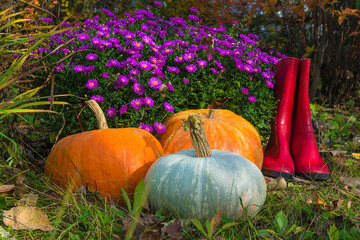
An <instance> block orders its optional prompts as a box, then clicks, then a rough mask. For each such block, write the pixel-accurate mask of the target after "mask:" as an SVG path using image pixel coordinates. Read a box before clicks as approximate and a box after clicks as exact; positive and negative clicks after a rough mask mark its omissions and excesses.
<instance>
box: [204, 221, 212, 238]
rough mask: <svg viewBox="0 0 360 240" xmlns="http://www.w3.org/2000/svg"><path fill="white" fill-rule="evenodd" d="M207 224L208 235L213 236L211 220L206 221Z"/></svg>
mask: <svg viewBox="0 0 360 240" xmlns="http://www.w3.org/2000/svg"><path fill="white" fill-rule="evenodd" d="M205 226H206V231H207V235H209V236H210V237H211V233H212V224H211V223H210V222H209V220H207V221H206V223H205Z"/></svg>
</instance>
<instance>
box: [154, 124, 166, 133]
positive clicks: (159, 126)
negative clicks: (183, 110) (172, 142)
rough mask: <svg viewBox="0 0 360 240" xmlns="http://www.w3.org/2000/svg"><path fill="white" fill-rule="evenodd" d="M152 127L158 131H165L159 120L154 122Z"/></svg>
mask: <svg viewBox="0 0 360 240" xmlns="http://www.w3.org/2000/svg"><path fill="white" fill-rule="evenodd" d="M154 128H155V130H156V131H157V132H158V133H163V132H165V131H166V127H165V126H164V125H163V124H162V123H159V122H156V123H154Z"/></svg>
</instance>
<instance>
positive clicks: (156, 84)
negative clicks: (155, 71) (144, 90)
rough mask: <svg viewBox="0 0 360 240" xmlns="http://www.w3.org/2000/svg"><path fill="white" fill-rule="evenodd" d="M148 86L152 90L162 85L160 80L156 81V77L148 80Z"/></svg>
mask: <svg viewBox="0 0 360 240" xmlns="http://www.w3.org/2000/svg"><path fill="white" fill-rule="evenodd" d="M149 85H150V87H152V88H154V89H159V88H160V87H161V85H162V83H161V81H160V79H158V78H157V77H152V78H150V79H149Z"/></svg>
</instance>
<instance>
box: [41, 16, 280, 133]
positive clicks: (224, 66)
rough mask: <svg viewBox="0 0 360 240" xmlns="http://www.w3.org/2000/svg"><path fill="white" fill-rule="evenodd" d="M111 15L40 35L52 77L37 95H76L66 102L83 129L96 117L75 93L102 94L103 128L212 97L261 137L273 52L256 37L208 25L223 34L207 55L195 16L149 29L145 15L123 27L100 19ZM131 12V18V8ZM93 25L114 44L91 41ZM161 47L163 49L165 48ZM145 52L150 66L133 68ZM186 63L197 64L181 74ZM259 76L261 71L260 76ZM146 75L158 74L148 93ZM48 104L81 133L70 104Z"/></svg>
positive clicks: (132, 123)
mask: <svg viewBox="0 0 360 240" xmlns="http://www.w3.org/2000/svg"><path fill="white" fill-rule="evenodd" d="M145 12H146V14H148V15H150V16H148V17H146V18H149V19H151V18H154V19H156V15H154V16H153V15H152V13H151V12H150V13H149V12H148V11H145ZM111 14H112V13H108V14H107V15H108V16H106V15H105V16H103V15H104V14H102V15H101V16H102V18H100V17H99V18H100V19H98V18H95V19H97V20H98V21H97V20H95V19H91V20H88V21H87V22H85V23H83V24H82V25H79V26H77V27H75V28H74V29H73V30H72V31H66V32H65V34H55V35H53V36H52V37H51V38H49V39H48V40H49V41H48V45H47V46H46V48H42V49H41V50H39V54H42V55H44V56H45V58H44V62H45V63H46V65H47V66H51V67H52V69H53V72H54V79H55V81H54V85H53V86H52V85H49V86H47V88H46V89H44V91H43V92H42V94H43V95H51V94H53V93H52V91H54V93H55V94H59V93H65V92H66V93H69V94H72V95H76V96H78V97H79V99H69V100H68V101H69V102H70V103H71V105H72V106H77V107H76V109H77V111H78V112H81V115H80V117H81V123H82V125H83V127H84V129H85V130H91V129H95V128H96V124H95V123H96V121H95V117H94V116H93V114H92V113H91V111H90V110H88V109H86V108H85V109H84V108H83V107H82V106H83V101H81V100H80V98H84V99H89V98H92V97H95V96H99V95H100V96H102V97H103V98H104V100H103V101H102V100H99V102H100V106H101V107H102V109H103V111H104V112H107V113H108V117H107V121H108V125H109V127H112V128H117V127H139V126H140V127H142V124H145V125H147V126H152V125H153V124H154V123H157V122H162V121H163V120H164V119H165V118H166V117H168V115H169V114H171V113H170V112H169V111H166V110H167V109H166V108H165V109H164V106H165V105H164V104H165V103H170V104H171V105H172V106H173V107H174V110H170V111H173V112H175V113H176V112H179V111H183V110H187V109H199V108H207V107H208V105H209V104H212V103H213V102H220V103H221V104H223V105H224V107H225V108H226V109H229V110H231V111H233V112H235V113H237V114H239V115H241V116H243V117H244V118H245V119H247V120H249V121H250V122H251V123H252V124H253V125H254V126H255V127H256V128H257V129H258V130H259V132H260V135H263V136H265V137H266V136H267V135H268V133H269V127H268V123H269V121H270V119H271V118H272V116H273V113H274V110H275V107H276V101H275V98H274V94H273V91H272V89H271V88H270V87H269V86H271V84H272V83H271V82H270V81H272V78H273V73H272V72H271V68H272V67H273V64H274V63H275V62H276V61H277V60H278V59H277V57H275V56H271V55H272V54H275V53H274V52H269V53H265V52H261V51H260V49H259V48H258V43H257V40H256V39H257V37H256V36H254V35H249V36H245V35H240V37H238V33H237V32H236V31H235V29H234V28H230V29H228V31H226V32H224V30H225V29H223V28H219V29H218V28H209V29H210V30H209V31H210V32H213V34H217V33H216V31H218V32H219V33H220V32H221V33H223V34H221V35H220V34H219V33H218V35H217V36H216V39H215V46H214V49H215V51H214V54H213V56H211V54H210V55H209V54H208V52H207V51H206V48H211V46H210V45H211V44H210V45H209V46H207V45H206V44H205V45H204V44H203V43H201V41H202V39H203V37H204V36H206V35H207V34H203V33H202V32H203V31H206V30H204V29H205V28H204V29H203V28H200V25H199V24H198V23H197V22H196V21H189V20H186V21H184V20H181V21H184V22H182V25H180V24H179V21H180V20H179V19H172V20H171V21H167V20H163V19H158V23H157V25H156V26H160V27H152V28H153V30H156V31H153V30H150V29H151V26H150V25H149V24H148V25H149V26H150V29H149V31H148V30H142V28H141V26H142V25H143V24H144V25H146V24H147V21H148V20H147V19H146V18H145V17H144V18H143V17H141V18H140V19H139V20H137V21H135V22H132V23H131V25H126V24H127V20H126V19H119V20H118V24H113V22H112V20H109V18H108V17H109V16H114V15H111ZM136 14H137V15H139V13H138V12H137V13H136ZM144 14H145V13H144ZM146 14H145V15H146ZM140 15H143V14H140ZM134 19H135V18H134ZM101 24H104V25H108V26H107V28H108V30H107V31H103V32H107V33H109V34H110V35H109V37H111V39H112V41H115V42H117V43H112V47H106V46H100V45H99V44H94V43H92V42H91V39H94V38H95V37H97V35H96V34H99V28H100V27H101ZM119 24H120V25H119ZM185 24H186V25H185ZM115 25H116V26H115ZM185 26H186V27H185ZM181 28H182V29H181ZM179 29H181V30H179ZM152 31H153V32H152ZM100 32H101V31H100ZM80 33H85V34H88V36H89V37H90V39H89V40H85V41H82V40H79V34H80ZM127 33H134V34H135V36H134V38H132V39H131V40H129V39H127V38H125V37H124V35H126V34H127ZM144 36H150V37H152V39H153V40H152V41H154V43H155V44H146V43H145V42H142V38H143V37H144ZM105 39H108V38H103V39H101V41H103V40H105ZM109 39H110V38H109ZM134 41H140V42H141V43H142V44H144V47H143V48H142V49H139V50H137V49H136V47H134V46H131V45H132V44H134ZM44 49H48V50H44ZM54 49H56V50H54ZM224 49H225V50H231V51H233V52H231V54H230V53H225V52H222V51H224ZM62 50H69V52H62ZM166 50H169V51H170V53H166V52H165V51H166ZM42 51H44V52H42ZM172 51H173V53H171V52H172ZM236 51H238V53H237V55H235V52H236ZM90 53H92V54H96V55H97V56H98V58H97V60H95V61H89V60H87V59H86V56H88V54H90ZM189 53H193V54H194V56H193V57H192V58H193V59H191V60H187V59H185V60H184V59H183V60H177V57H180V56H182V57H183V58H184V56H185V55H186V54H189ZM149 57H156V58H157V62H156V63H155V64H154V63H152V64H153V65H154V66H152V68H151V69H150V70H141V66H138V63H139V62H140V61H142V60H146V61H148V60H149ZM249 59H250V60H252V59H253V60H254V63H253V64H254V65H253V67H254V68H256V69H257V70H254V71H253V72H252V70H245V68H244V69H242V70H239V69H238V68H241V67H240V65H239V64H242V66H245V64H247V63H246V62H245V61H246V60H249ZM114 60H116V61H117V63H116V64H117V65H116V66H115V65H114V64H111V63H110V61H114ZM198 60H204V61H207V66H206V67H204V68H201V67H199V66H198V63H197V61H198ZM136 61H137V62H136ZM190 64H195V65H196V66H197V68H198V69H197V70H196V71H194V72H188V70H187V69H186V67H188V66H189V65H190ZM250 65H252V64H250ZM250 65H249V66H250ZM77 66H83V67H84V68H87V67H90V68H91V67H93V69H92V70H86V71H85V72H76V71H74V68H75V67H77ZM169 67H176V68H177V71H178V72H176V73H171V72H170V71H169ZM132 69H137V70H140V71H141V72H140V74H139V75H135V76H134V75H131V74H130V70H132ZM211 69H214V70H215V72H213V71H212V70H211ZM103 73H107V74H108V75H109V78H105V77H103ZM262 73H269V76H268V79H266V78H265V77H264V76H263V75H262ZM37 74H38V76H37V79H36V81H40V82H42V81H44V80H45V79H46V78H47V77H48V74H47V73H46V72H45V71H42V72H40V71H39V72H37ZM124 76H125V77H127V78H128V81H129V83H126V84H122V83H121V82H120V77H124ZM152 77H158V78H159V79H160V80H161V82H162V84H163V88H161V90H159V89H157V88H155V90H154V89H153V88H154V87H152V86H151V85H150V84H149V83H148V82H149V79H151V78H152ZM163 77H164V78H163ZM184 78H186V79H188V81H189V83H186V82H184ZM90 79H95V80H97V82H98V85H97V86H96V87H95V88H93V89H88V88H87V87H86V84H87V83H88V81H89V80H90ZM268 80H269V81H268ZM36 81H35V83H36ZM135 83H137V84H139V83H140V84H141V85H142V87H143V88H144V93H140V94H139V93H136V91H134V86H135ZM267 84H268V85H267ZM53 87H54V88H53ZM172 88H174V89H172ZM245 88H246V89H248V90H249V91H250V92H249V93H246V94H248V95H246V94H244V93H243V92H242V89H245ZM250 96H251V97H253V99H254V97H255V98H256V101H255V100H253V101H250V100H249V99H250V98H249V97H250ZM144 97H150V98H152V99H153V100H154V105H153V106H150V105H149V106H147V104H144V103H142V104H141V108H140V109H136V108H134V107H133V106H132V105H131V104H130V103H131V101H132V100H136V99H140V100H144ZM125 106H126V107H127V111H126V112H125V113H121V114H120V113H119V109H121V108H122V107H125ZM54 109H55V110H57V111H59V112H61V113H62V114H64V116H65V118H66V121H67V123H66V124H67V128H66V130H65V132H64V135H69V134H73V133H75V132H79V131H81V130H82V129H81V128H82V126H81V125H79V123H78V120H77V118H76V116H74V113H73V111H72V109H71V108H70V107H68V106H61V107H57V106H54ZM109 111H113V114H109ZM112 115H114V116H112ZM47 124H48V126H49V127H50V128H52V129H59V128H60V127H59V126H58V124H59V121H58V120H57V116H52V117H51V119H50V120H49V121H48V122H47Z"/></svg>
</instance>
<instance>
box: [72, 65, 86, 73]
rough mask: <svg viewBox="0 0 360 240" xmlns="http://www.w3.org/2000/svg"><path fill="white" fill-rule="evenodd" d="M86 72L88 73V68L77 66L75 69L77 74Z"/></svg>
mask: <svg viewBox="0 0 360 240" xmlns="http://www.w3.org/2000/svg"><path fill="white" fill-rule="evenodd" d="M85 71H86V68H85V66H83V65H76V66H75V67H74V72H76V73H79V72H85Z"/></svg>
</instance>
